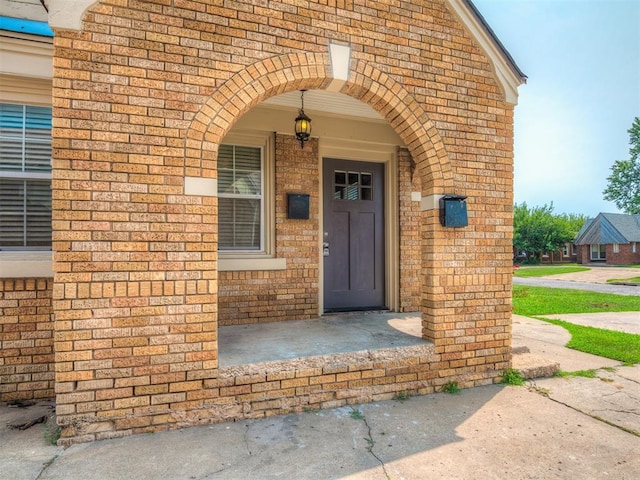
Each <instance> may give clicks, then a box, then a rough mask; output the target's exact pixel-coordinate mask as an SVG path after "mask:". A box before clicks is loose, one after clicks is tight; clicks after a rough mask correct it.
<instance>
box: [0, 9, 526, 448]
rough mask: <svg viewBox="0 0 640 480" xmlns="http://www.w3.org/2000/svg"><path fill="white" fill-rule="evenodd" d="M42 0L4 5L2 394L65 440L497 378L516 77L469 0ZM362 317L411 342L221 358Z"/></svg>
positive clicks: (506, 311)
mask: <svg viewBox="0 0 640 480" xmlns="http://www.w3.org/2000/svg"><path fill="white" fill-rule="evenodd" d="M11 3H14V7H13V9H12V7H11ZM43 3H44V5H45V6H46V7H47V8H48V15H47V14H46V12H44V9H43V8H41V5H40V2H39V1H38V0H21V1H20V2H8V3H7V2H5V3H4V4H3V7H2V9H3V11H0V15H3V16H4V17H5V18H3V24H2V26H1V29H0V35H2V46H1V47H0V48H1V50H0V54H1V55H2V61H0V81H1V87H0V104H1V105H2V120H1V121H2V122H3V124H2V125H1V128H2V135H3V137H2V139H3V142H4V143H3V148H4V145H6V146H7V147H6V149H5V150H3V151H2V155H3V156H2V159H1V160H0V186H1V188H2V190H1V191H0V196H2V199H3V201H2V203H1V205H2V206H1V207H0V222H2V223H1V225H2V229H1V232H2V234H1V235H0V237H1V238H0V249H1V250H0V313H1V315H2V317H1V318H2V320H1V322H0V327H1V330H0V342H2V343H1V347H2V350H1V354H0V376H1V379H2V384H1V385H0V395H1V396H2V400H5V401H6V400H11V399H17V398H46V397H53V396H55V399H56V405H57V418H58V422H59V424H60V425H61V426H62V427H63V430H62V439H61V442H62V443H64V444H69V443H73V442H78V441H90V440H93V439H100V438H109V437H114V436H122V435H128V434H132V433H137V432H145V431H156V430H162V429H167V428H176V427H178V426H184V425H193V424H198V423H206V422H211V421H222V420H227V419H231V418H234V419H235V418H256V417H261V416H265V415H271V414H277V413H282V412H288V411H301V410H302V409H304V408H321V407H330V406H337V405H345V404H348V403H354V402H363V401H370V400H374V399H380V398H390V397H391V396H392V395H393V394H394V393H397V392H401V391H405V392H413V393H429V392H433V391H435V390H436V389H437V388H438V387H439V386H441V385H443V384H445V383H446V382H448V381H454V380H455V381H457V382H458V383H459V384H460V385H461V386H465V387H467V386H474V385H482V384H487V383H492V382H495V381H497V380H498V379H499V378H500V377H501V375H502V373H503V371H504V369H505V368H507V367H508V366H509V364H510V356H511V353H510V347H511V276H512V265H511V259H512V252H511V243H512V216H513V112H514V106H515V103H516V101H517V87H518V86H519V85H520V84H522V83H523V82H524V81H525V78H526V77H525V76H524V75H523V74H522V73H521V72H520V71H519V69H518V68H517V66H516V65H515V63H514V62H513V60H512V59H511V58H510V56H509V55H508V53H507V52H506V51H505V50H504V48H503V47H502V45H501V44H500V43H499V42H498V40H497V39H496V38H495V36H494V35H493V33H492V32H491V30H490V28H489V27H488V26H487V25H486V23H485V22H484V20H483V19H482V17H481V16H480V14H479V13H478V12H477V10H476V9H475V7H474V6H473V5H472V4H471V2H470V1H468V0H433V1H432V0H430V1H406V2H399V3H390V2H385V1H380V2H378V1H369V0H367V1H363V0H360V1H358V0H325V1H323V2H314V1H302V2H301V1H300V0H280V1H269V2H255V1H254V0H245V1H243V0H238V1H235V2H224V4H221V3H220V2H211V1H207V0H186V1H176V0H147V1H141V0H101V1H94V0H78V1H74V2H67V1H63V0H47V1H45V2H43ZM15 5H18V6H15ZM4 9H9V11H8V12H7V11H6V10H4ZM34 9H36V10H34ZM32 12H37V13H35V14H33V15H32ZM6 17H17V18H18V19H21V21H18V22H17V23H15V22H13V20H12V19H7V18H6ZM38 17H40V18H38ZM25 18H27V19H31V20H35V22H29V21H26V20H25V21H22V19H25ZM47 22H48V25H49V27H50V28H51V30H49V29H48V27H47ZM51 67H52V69H51ZM303 90H304V91H305V93H304V101H305V104H304V109H305V112H306V114H307V115H308V116H309V117H311V119H312V125H313V130H312V134H311V135H312V136H311V138H310V139H309V140H308V141H307V142H306V143H302V144H301V142H300V141H299V140H298V139H297V138H296V137H295V136H294V135H293V126H294V118H295V117H296V115H297V114H298V109H299V108H300V106H301V102H302V94H301V91H303ZM49 132H50V133H51V136H50V137H49ZM50 152H51V155H52V158H53V160H52V167H51V168H49V165H48V162H47V159H48V158H49V155H50ZM49 186H50V188H51V192H52V193H51V196H49ZM443 195H455V196H464V197H466V209H467V210H466V213H467V216H468V226H462V227H460V228H453V227H450V226H443V224H442V223H441V220H440V207H439V205H440V200H441V198H442V197H443ZM457 201H459V199H458V200H457ZM462 205H464V204H462ZM458 213H460V210H459V211H458ZM458 218H461V217H458ZM464 223H467V222H466V221H465V222H463V225H464ZM50 237H51V238H52V243H50V242H51V240H49V238H50ZM51 252H53V258H52V254H51ZM354 286H355V287H354ZM345 291H346V292H347V293H345ZM367 308H371V309H378V308H386V309H389V310H392V311H421V313H422V326H423V328H422V331H423V338H424V339H425V340H427V341H428V342H430V343H429V345H430V346H429V348H423V349H417V350H416V349H414V350H410V349H409V350H402V351H400V350H398V354H397V355H396V356H389V357H385V356H379V358H378V357H375V356H373V357H372V356H370V355H369V356H367V355H356V354H354V355H351V356H346V357H345V356H340V355H335V356H327V357H322V358H320V359H318V358H316V359H312V360H309V361H308V362H306V363H305V362H304V361H297V362H289V363H287V362H284V363H279V364H278V365H277V366H274V365H271V366H269V365H257V366H250V365H249V366H246V368H223V367H219V364H218V329H219V327H221V326H225V325H233V324H251V323H260V322H271V321H288V320H300V319H309V320H310V321H312V319H315V318H318V317H319V316H320V315H322V314H323V313H324V312H327V311H348V310H359V309H367ZM54 331H55V334H54ZM376 358H377V359H376Z"/></svg>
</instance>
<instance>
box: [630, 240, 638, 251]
mask: <svg viewBox="0 0 640 480" xmlns="http://www.w3.org/2000/svg"><path fill="white" fill-rule="evenodd" d="M636 243H637V242H631V253H636Z"/></svg>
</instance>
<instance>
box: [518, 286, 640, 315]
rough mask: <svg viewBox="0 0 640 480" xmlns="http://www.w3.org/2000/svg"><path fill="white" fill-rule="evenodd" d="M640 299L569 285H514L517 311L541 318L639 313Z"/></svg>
mask: <svg viewBox="0 0 640 480" xmlns="http://www.w3.org/2000/svg"><path fill="white" fill-rule="evenodd" d="M637 311H640V298H638V297H635V296H630V295H612V294H609V293H598V292H587V291H584V290H571V289H568V288H546V287H530V286H527V285H514V286H513V313H515V314H517V315H524V316H525V317H538V316H544V315H552V314H557V313H597V312H637Z"/></svg>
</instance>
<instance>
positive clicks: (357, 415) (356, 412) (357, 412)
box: [349, 407, 364, 420]
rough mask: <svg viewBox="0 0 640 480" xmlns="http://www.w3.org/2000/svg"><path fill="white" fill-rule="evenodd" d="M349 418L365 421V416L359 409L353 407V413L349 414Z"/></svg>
mask: <svg viewBox="0 0 640 480" xmlns="http://www.w3.org/2000/svg"><path fill="white" fill-rule="evenodd" d="M349 416H350V417H351V418H353V419H354V420H364V415H363V414H362V412H361V411H360V410H358V409H357V408H353V407H351V412H349Z"/></svg>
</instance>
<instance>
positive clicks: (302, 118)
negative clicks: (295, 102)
mask: <svg viewBox="0 0 640 480" xmlns="http://www.w3.org/2000/svg"><path fill="white" fill-rule="evenodd" d="M304 92H305V90H301V92H300V99H301V102H302V106H301V108H300V112H298V116H297V117H296V120H295V122H296V123H295V132H296V138H297V139H298V140H299V141H300V148H304V142H306V141H307V140H309V137H310V136H311V119H310V118H309V117H307V115H306V114H305V113H304Z"/></svg>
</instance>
